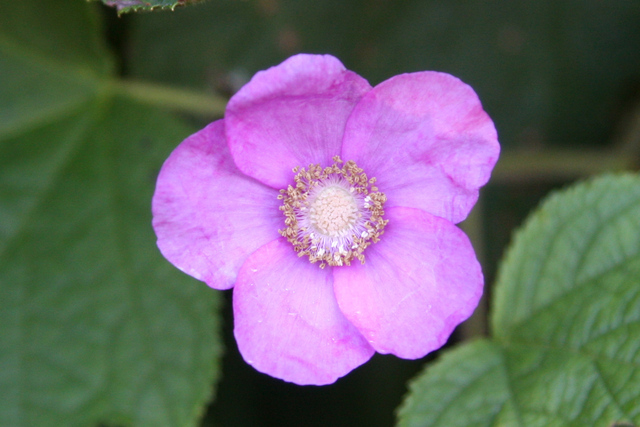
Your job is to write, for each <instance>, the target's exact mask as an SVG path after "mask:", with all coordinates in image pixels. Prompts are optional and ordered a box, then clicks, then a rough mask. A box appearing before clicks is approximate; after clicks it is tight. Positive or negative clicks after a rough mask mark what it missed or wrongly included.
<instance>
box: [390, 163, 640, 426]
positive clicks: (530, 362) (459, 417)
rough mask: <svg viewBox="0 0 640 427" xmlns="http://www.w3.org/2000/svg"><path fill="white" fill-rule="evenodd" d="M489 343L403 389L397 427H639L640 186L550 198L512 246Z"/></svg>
mask: <svg viewBox="0 0 640 427" xmlns="http://www.w3.org/2000/svg"><path fill="white" fill-rule="evenodd" d="M492 320H493V334H494V338H493V339H491V340H482V341H478V342H475V343H472V344H468V345H463V346H461V347H460V348H457V349H455V350H453V351H450V352H448V353H446V354H445V355H444V356H443V357H442V359H441V360H440V361H438V362H437V363H435V364H434V365H433V366H431V367H428V368H427V369H426V370H425V372H424V373H423V374H421V375H420V376H419V377H418V378H417V379H416V380H415V381H414V382H413V384H412V385H411V391H410V394H409V395H408V397H407V399H406V401H405V402H404V404H403V406H402V408H401V410H400V412H399V424H400V425H402V426H468V425H485V426H500V425H508V426H585V425H588V426H610V425H612V424H613V423H636V424H638V423H640V387H638V384H640V177H638V176H636V175H619V176H605V177H602V178H598V179H594V180H592V181H589V182H586V183H582V184H579V185H577V186H575V187H573V188H570V189H568V190H565V191H563V192H560V193H557V194H555V195H553V196H552V197H550V198H549V199H548V200H547V201H546V202H545V203H544V204H543V205H542V207H541V208H540V209H539V210H538V211H537V212H535V213H534V214H533V215H532V216H531V218H530V219H529V221H528V222H527V224H526V225H525V227H524V228H523V230H521V231H520V232H519V233H518V234H517V235H516V237H515V239H514V242H513V245H512V247H511V249H510V250H509V252H508V254H507V257H506V258H505V260H504V263H503V265H502V268H501V270H500V275H499V278H498V283H497V287H496V295H495V306H494V309H493V319H492Z"/></svg>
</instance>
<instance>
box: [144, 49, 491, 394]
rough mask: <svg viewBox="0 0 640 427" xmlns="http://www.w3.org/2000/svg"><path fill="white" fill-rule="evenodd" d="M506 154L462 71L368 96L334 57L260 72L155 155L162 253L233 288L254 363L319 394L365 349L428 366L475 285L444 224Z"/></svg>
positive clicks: (466, 312) (410, 77) (454, 219)
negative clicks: (160, 156) (217, 115)
mask: <svg viewBox="0 0 640 427" xmlns="http://www.w3.org/2000/svg"><path fill="white" fill-rule="evenodd" d="M499 150H500V148H499V145H498V141H497V135H496V131H495V128H494V126H493V123H492V121H491V119H490V118H489V116H488V115H487V114H486V113H485V112H484V111H483V109H482V106H481V105H480V101H479V100H478V98H477V96H476V94H475V93H474V91H473V90H472V89H471V88H470V87H469V86H467V85H465V84H464V83H462V82H461V81H460V80H458V79H456V78H455V77H452V76H450V75H448V74H443V73H437V72H428V71H427V72H418V73H412V74H402V75H399V76H395V77H393V78H391V79H389V80H387V81H385V82H383V83H381V84H379V85H378V86H376V87H374V88H372V87H371V86H370V85H369V84H368V83H367V81H365V80H364V79H363V78H362V77H360V76H358V75H357V74H355V73H353V72H351V71H348V70H346V69H345V68H344V66H343V65H342V64H341V63H340V62H339V61H338V60H337V59H336V58H334V57H332V56H328V55H324V56H320V55H296V56H293V57H291V58H289V59H288V60H286V61H285V62H283V63H282V64H280V65H278V66H276V67H273V68H270V69H268V70H266V71H262V72H259V73H257V74H256V75H255V76H254V77H253V79H252V80H251V81H250V82H249V83H248V84H247V85H245V86H244V87H243V88H242V89H240V91H239V92H238V93H237V94H236V95H235V96H233V97H232V98H231V100H230V101H229V104H228V106H227V110H226V115H225V118H224V119H223V120H218V121H216V122H213V123H211V124H210V125H209V126H207V127H206V128H205V129H203V130H201V131H200V132H197V133H195V134H194V135H191V136H190V137H188V138H187V139H186V140H185V141H183V142H182V144H180V145H179V146H178V148H176V149H175V151H174V152H173V153H172V154H171V156H170V157H169V159H168V160H167V161H166V162H165V164H164V166H163V168H162V171H161V172H160V176H159V177H158V182H157V187H156V192H155V195H154V198H153V216H154V218H153V226H154V228H155V231H156V234H157V236H158V246H159V248H160V250H161V251H162V253H163V255H164V256H165V257H166V258H167V259H168V260H169V261H171V263H173V264H174V265H175V266H176V267H178V268H179V269H181V270H182V271H184V272H185V273H187V274H189V275H191V276H193V277H195V278H197V279H199V280H203V281H204V282H206V283H207V284H208V285H209V286H211V287H212V288H215V289H229V288H232V287H233V310H234V317H235V321H234V322H235V325H234V334H235V337H236V341H237V343H238V347H239V349H240V352H241V354H242V356H243V357H244V359H245V360H246V361H247V363H249V364H251V365H252V366H254V367H255V368H256V369H257V370H259V371H261V372H264V373H267V374H269V375H271V376H274V377H277V378H281V379H283V380H285V381H290V382H294V383H297V384H329V383H332V382H334V381H335V380H336V379H337V378H339V377H341V376H343V375H345V374H347V373H348V372H349V371H351V370H352V369H354V368H356V367H357V366H359V365H361V364H363V363H364V362H366V361H367V360H368V359H369V358H370V357H371V356H372V355H373V354H374V352H376V351H377V352H379V353H391V354H395V355H397V356H399V357H402V358H407V359H416V358H420V357H423V356H424V355H426V354H427V353H429V352H431V351H433V350H435V349H437V348H439V347H441V346H442V345H443V344H444V343H445V342H446V340H447V338H448V337H449V335H450V334H451V332H452V331H453V329H454V328H455V327H456V325H458V324H459V323H460V322H462V321H464V320H465V319H467V318H468V317H469V316H470V315H471V313H472V312H473V310H474V309H475V307H476V305H477V303H478V300H479V298H480V296H481V294H482V286H483V277H482V272H481V269H480V265H479V264H478V262H477V260H476V257H475V254H474V251H473V248H472V247H471V244H470V243H469V240H468V238H467V237H466V235H465V234H464V233H463V232H462V231H460V229H458V228H457V227H456V226H455V225H454V224H456V223H458V222H460V221H462V220H464V219H465V218H466V216H467V215H468V213H469V211H470V210H471V208H472V207H473V205H474V204H475V202H476V200H477V198H478V189H479V187H481V186H482V185H484V184H485V183H486V182H487V180H488V179H489V175H490V173H491V169H492V168H493V166H494V164H495V162H496V161H497V158H498V154H499ZM371 178H375V179H373V180H372V179H371ZM321 267H323V268H321Z"/></svg>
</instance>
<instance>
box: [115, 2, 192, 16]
mask: <svg viewBox="0 0 640 427" xmlns="http://www.w3.org/2000/svg"><path fill="white" fill-rule="evenodd" d="M198 1H201V0H150V1H144V0H102V3H104V4H106V5H107V6H113V7H115V8H116V9H118V14H121V13H127V12H140V11H145V12H148V11H152V10H157V9H169V10H174V9H175V8H176V7H177V6H184V5H187V4H189V3H197V2H198Z"/></svg>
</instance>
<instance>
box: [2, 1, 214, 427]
mask: <svg viewBox="0 0 640 427" xmlns="http://www.w3.org/2000/svg"><path fill="white" fill-rule="evenodd" d="M95 12H96V8H95V4H88V3H85V2H82V1H65V2H52V1H45V0H31V1H26V2H22V1H19V2H10V3H6V4H4V5H3V13H2V14H0V76H1V77H0V183H1V185H0V319H1V320H0V337H1V338H0V390H2V399H0V425H3V426H12V427H20V426H25V427H26V426H29V427H30V426H45V427H46V426H75V425H98V424H99V423H100V422H105V423H109V424H110V423H118V424H120V425H135V426H162V425H167V426H168V425H189V424H194V423H195V421H196V420H197V419H199V417H200V416H201V413H202V411H203V405H204V404H205V403H206V402H207V401H208V399H209V398H210V397H211V393H212V384H213V383H214V381H215V379H216V378H217V371H218V368H217V365H218V362H217V357H218V356H219V354H220V344H219V341H218V337H217V333H218V331H217V320H216V317H215V311H216V305H217V304H216V300H215V293H213V292H208V291H207V289H206V287H205V286H202V284H200V283H198V282H195V281H194V280H190V279H189V278H187V276H185V275H183V274H181V273H180V272H178V271H176V270H175V269H174V268H173V267H172V266H170V265H169V264H168V263H166V262H165V261H164V260H163V258H162V256H161V255H160V254H159V252H158V250H157V249H156V247H155V237H154V234H153V231H152V229H151V225H150V222H151V213H150V199H151V194H152V192H153V187H154V182H155V177H156V175H157V171H158V170H159V167H160V165H161V164H162V161H163V160H164V158H165V157H166V155H167V153H168V151H170V149H171V147H173V146H175V144H176V141H180V140H181V139H182V138H184V137H185V136H186V135H188V134H189V133H190V132H191V131H192V130H191V129H189V128H188V127H186V126H185V125H183V124H181V123H180V122H178V121H176V120H175V119H173V118H171V117H169V116H168V115H167V114H166V113H164V112H162V111H159V110H158V109H155V108H151V107H147V106H142V105H139V104H136V103H135V102H133V101H131V100H129V99H127V98H126V97H124V96H118V95H116V91H115V90H114V84H115V81H114V80H113V79H114V76H113V73H112V66H111V59H110V57H109V55H108V54H107V52H106V49H105V47H104V44H103V41H102V37H101V32H100V26H99V25H98V19H97V15H96V13H95Z"/></svg>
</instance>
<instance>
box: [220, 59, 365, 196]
mask: <svg viewBox="0 0 640 427" xmlns="http://www.w3.org/2000/svg"><path fill="white" fill-rule="evenodd" d="M370 89H371V86H369V84H368V83H367V81H366V80H364V79H363V78H362V77H360V76H358V75H357V74H355V73H353V72H351V71H348V70H346V69H345V68H344V66H343V65H342V63H340V61H338V60H337V59H336V58H334V57H332V56H329V55H323V56H322V55H296V56H293V57H291V58H289V59H287V60H286V61H284V62H283V63H282V64H280V65H278V66H276V67H272V68H269V69H268V70H266V71H262V72H259V73H257V74H256V75H255V76H254V77H253V78H252V79H251V81H250V82H249V83H247V84H246V85H245V86H244V87H243V88H242V89H240V91H239V92H238V93H237V94H236V95H234V96H233V97H232V98H231V100H230V101H229V104H228V106H227V111H226V115H225V121H226V127H227V130H226V131H227V138H228V140H229V147H230V148H231V153H232V155H233V158H234V159H235V162H236V164H237V165H238V167H239V168H240V170H242V171H243V172H244V173H246V174H247V175H249V176H252V177H254V178H256V179H258V180H260V181H261V182H263V183H265V184H267V185H270V186H272V187H274V188H278V189H280V188H286V186H287V185H288V184H290V183H291V182H292V177H293V174H292V172H291V169H293V168H294V167H295V166H303V167H307V166H309V165H310V164H312V163H313V164H317V163H320V164H322V165H325V166H326V165H330V164H331V163H332V160H331V159H332V157H333V156H337V155H339V154H340V146H341V144H342V137H343V134H344V127H345V123H346V121H347V118H348V117H349V114H350V113H351V111H352V110H353V107H354V105H355V104H356V103H357V102H358V101H359V100H360V98H361V97H362V95H363V94H364V93H366V92H367V91H369V90H370Z"/></svg>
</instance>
